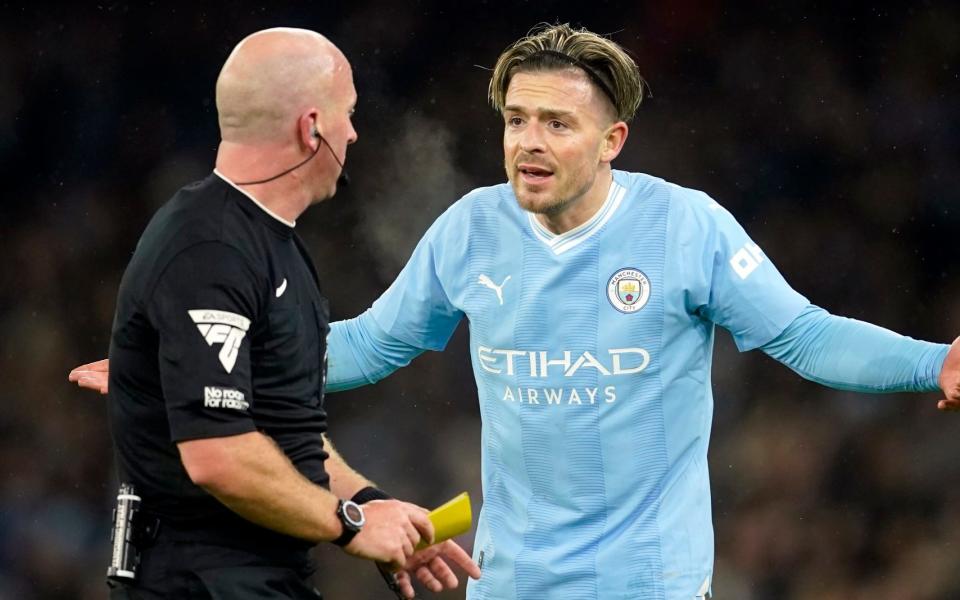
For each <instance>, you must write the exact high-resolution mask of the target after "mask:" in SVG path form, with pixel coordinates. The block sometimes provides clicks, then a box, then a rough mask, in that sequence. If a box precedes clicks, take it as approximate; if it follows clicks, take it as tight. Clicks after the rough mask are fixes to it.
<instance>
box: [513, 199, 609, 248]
mask: <svg viewBox="0 0 960 600" xmlns="http://www.w3.org/2000/svg"><path fill="white" fill-rule="evenodd" d="M626 195H627V189H626V188H625V187H623V186H622V185H620V184H619V183H617V182H616V181H612V182H611V183H610V191H609V192H607V199H606V200H604V201H603V205H602V206H600V210H598V211H597V212H596V214H594V215H593V216H592V217H590V218H589V219H587V221H585V222H584V223H581V224H580V225H578V226H576V227H574V228H573V229H571V230H570V231H565V232H563V233H560V234H556V233H553V232H552V231H550V230H549V229H547V228H546V227H544V226H543V224H542V223H540V221H539V220H537V217H536V215H534V214H533V213H527V218H528V219H529V220H530V227H531V228H532V229H533V234H534V235H535V236H537V237H538V238H539V239H540V241H541V242H543V243H544V244H546V245H547V246H549V247H550V249H551V250H553V253H554V254H563V253H564V252H566V251H567V250H570V249H572V248H575V247H577V246H579V245H580V244H582V243H583V242H584V241H585V240H587V239H588V238H590V236H592V235H593V234H594V233H596V232H597V231H599V230H600V228H602V227H603V226H604V225H605V224H606V223H607V221H609V220H610V218H611V217H612V216H613V213H615V212H616V211H617V208H619V207H620V204H621V203H622V202H623V198H624V196H626Z"/></svg>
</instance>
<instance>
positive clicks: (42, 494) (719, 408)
mask: <svg viewBox="0 0 960 600" xmlns="http://www.w3.org/2000/svg"><path fill="white" fill-rule="evenodd" d="M540 21H549V22H557V21H559V22H566V21H569V22H571V23H573V24H574V25H582V26H585V27H587V28H589V29H591V30H593V31H597V32H600V33H606V34H611V35H612V37H613V39H615V40H616V41H618V42H619V43H621V44H622V45H624V46H625V47H627V48H628V49H629V50H630V51H631V52H632V53H633V54H634V55H635V57H636V59H637V62H638V64H639V65H640V68H641V72H642V73H643V74H644V76H645V77H646V78H647V79H648V81H649V82H650V83H651V85H652V88H653V97H652V98H649V99H647V101H645V103H644V105H643V106H642V107H641V110H640V114H639V115H638V117H637V118H636V120H635V121H634V122H633V123H632V127H631V135H630V140H629V141H628V143H627V148H626V150H625V151H624V152H623V154H622V155H621V157H620V158H619V159H618V160H617V161H616V163H615V166H616V167H618V168H621V169H627V170H635V171H644V172H649V173H653V174H656V175H659V176H662V177H665V178H667V179H669V180H672V181H674V182H676V183H679V184H682V185H685V186H689V187H694V188H699V189H702V190H705V191H706V192H708V193H709V194H711V195H712V196H713V197H714V198H716V199H717V200H718V201H719V202H720V203H721V204H723V205H725V206H726V207H728V208H729V209H730V210H731V211H732V212H733V214H734V215H736V216H737V217H738V218H739V220H740V221H741V223H743V224H744V226H745V227H746V228H747V230H748V231H749V232H750V233H751V234H752V235H753V237H754V238H755V240H756V241H757V242H758V243H759V244H760V245H761V246H762V247H763V248H764V250H765V251H766V253H767V254H768V256H770V257H771V258H772V259H773V260H774V261H775V262H776V263H777V265H778V266H779V268H780V269H781V271H782V272H783V273H784V274H785V275H786V277H787V279H788V280H789V281H790V282H791V283H792V284H793V285H794V287H796V288H797V289H798V290H800V291H801V292H803V293H804V294H806V295H807V296H809V297H810V298H811V299H812V300H813V301H814V302H816V303H818V304H820V305H821V306H824V307H825V308H827V309H829V310H831V311H833V312H835V313H838V314H843V315H847V316H851V317H857V318H862V319H865V320H868V321H871V322H874V323H877V324H880V325H883V326H886V327H890V328H892V329H895V330H897V331H900V332H902V333H906V334H909V335H912V336H914V337H920V338H925V339H930V340H934V341H940V342H948V341H950V340H952V339H953V337H954V336H956V335H957V334H960V283H958V278H957V275H958V268H957V262H956V256H957V250H956V247H957V243H958V240H960V194H958V191H957V190H958V186H960V164H958V157H960V82H958V67H960V64H958V59H960V9H958V6H957V4H956V3H953V2H946V1H944V2H919V3H911V4H909V5H907V4H903V5H896V6H893V5H891V6H888V7H886V8H877V7H876V5H875V4H861V3H815V2H803V1H801V2H789V3H783V4H782V5H781V6H772V5H770V4H769V3H767V2H744V3H736V5H735V6H734V5H733V3H721V2H718V1H702V2H698V1H693V0H680V1H673V2H649V3H641V2H631V3H626V2H606V1H604V0H594V1H592V2H589V3H583V2H576V3H574V2H570V3H550V2H520V1H515V2H509V3H507V2H504V3H499V2H484V3H478V4H474V5H469V6H468V5H461V4H458V3H454V2H439V1H430V0H422V1H416V0H413V1H409V2H407V3H405V6H403V7H401V6H400V3H387V2H375V1H368V0H355V1H353V2H349V3H347V2H344V3H329V2H309V3H308V2H270V3H258V4H252V3H239V2H237V3H220V4H206V3H195V4H193V5H192V6H189V7H187V6H186V5H180V4H178V3H168V2H145V3H126V2H103V3H99V4H93V3H90V4H88V5H86V6H81V5H74V4H66V3H64V4H37V3H35V4H33V5H31V6H23V5H18V4H16V3H12V4H11V3H6V2H3V3H0V177H2V181H3V186H2V192H0V198H2V206H0V216H2V218H0V252H2V260H3V269H2V274H0V278H2V279H0V323H2V336H0V377H2V380H0V478H2V482H3V483H2V490H0V598H10V599H24V600H29V599H34V598H36V599H58V600H59V599H74V598H79V599H84V600H86V599H93V598H103V597H105V592H106V589H105V587H104V584H103V572H104V568H105V564H106V562H107V554H108V552H107V535H108V527H109V517H110V508H111V504H112V497H113V494H114V493H115V487H114V486H115V480H114V476H113V473H112V459H111V453H110V445H109V436H108V433H107V429H106V420H105V410H104V403H103V400H102V399H101V398H99V397H97V396H96V395H94V394H93V393H90V392H83V391H80V390H78V389H75V388H74V387H72V386H71V385H68V384H67V381H66V375H67V371H68V370H69V369H70V368H71V367H73V366H74V365H76V364H79V363H80V362H87V361H90V360H94V359H97V358H100V357H103V356H105V353H106V351H107V344H108V335H109V329H110V324H111V320H112V315H113V310H114V300H115V294H116V289H117V283H118V281H119V278H120V276H121V274H122V272H123V269H124V267H125V266H126V263H127V260H128V258H129V256H130V254H131V252H132V250H133V247H134V244H135V243H136V240H137V238H138V237H139V235H140V233H141V231H142V229H143V227H144V226H145V225H146V223H147V220H148V219H149V217H150V216H151V214H152V213H153V212H154V211H155V210H156V209H157V207H158V206H159V205H160V204H161V203H163V202H164V201H165V200H166V199H167V198H168V197H169V196H170V195H171V194H172V193H173V192H174V191H175V190H176V189H177V188H178V187H180V186H181V185H183V184H184V183H186V182H188V181H191V180H194V179H198V178H201V177H203V176H204V175H206V174H207V173H208V172H209V170H210V169H211V168H212V165H213V160H214V156H215V151H216V147H217V143H218V141H219V138H218V132H217V123H216V115H215V107H214V100H213V91H214V81H215V79H216V76H217V73H218V71H219V69H220V66H221V65H222V63H223V61H224V60H225V59H226V57H227V55H228V53H229V52H230V50H231V48H232V47H233V46H234V45H235V44H236V43H237V42H238V41H239V40H240V39H241V38H243V37H244V36H245V35H247V34H249V33H251V32H253V31H255V30H258V29H262V28H266V27H272V26H278V25H288V26H297V27H306V28H310V29H315V30H317V31H320V32H321V33H323V34H325V35H326V36H328V37H329V38H330V39H331V40H333V41H334V43H336V44H337V45H339V46H340V48H341V49H343V51H344V52H345V53H346V55H347V56H348V58H349V59H350V60H351V61H352V63H353V67H354V75H355V78H356V85H357V89H358V91H359V94H360V101H359V105H358V111H357V115H356V119H355V124H356V128H357V130H358V131H359V133H360V139H359V142H358V143H357V144H356V145H354V146H353V147H351V149H350V152H349V155H348V161H347V162H348V167H349V170H350V172H351V175H352V176H353V179H354V185H353V186H351V187H350V188H348V189H346V190H344V191H342V192H341V193H340V194H338V195H337V197H336V198H334V199H332V200H330V201H328V202H326V203H324V204H322V205H320V206H317V207H315V208H313V209H311V211H310V212H308V213H307V214H306V215H305V216H304V217H303V218H302V219H301V220H300V222H299V224H298V226H297V229H298V231H299V232H300V234H301V235H302V236H303V237H304V239H305V240H306V241H307V243H308V245H309V246H310V247H311V249H312V252H313V256H314V258H315V260H316V262H317V265H318V267H319V270H320V273H321V277H322V280H323V283H324V288H325V293H326V294H327V295H328V296H329V297H330V299H331V302H332V306H333V310H334V315H335V316H336V317H350V316H354V315H356V314H358V313H359V312H361V311H362V310H363V309H364V308H365V307H366V306H368V305H369V303H370V302H372V301H373V300H374V299H375V298H376V297H377V295H378V294H379V293H380V292H381V291H382V290H383V289H385V288H386V286H387V285H388V284H389V283H390V282H391V281H392V279H393V277H394V276H395V274H396V273H397V272H398V271H399V269H400V268H401V267H402V265H403V263H404V262H405V261H406V259H407V257H408V256H409V253H410V251H411V250H412V248H413V245H414V244H415V243H416V241H417V239H418V238H419V237H420V235H421V234H422V233H423V232H424V231H425V230H426V228H427V226H428V225H429V224H430V223H431V222H432V220H433V219H434V218H435V217H436V216H437V215H438V214H439V213H440V212H441V211H442V210H443V209H444V208H445V207H446V206H448V205H449V204H450V203H452V202H453V201H455V200H456V199H457V198H458V197H459V196H460V195H462V194H463V193H464V192H466V191H468V190H470V189H472V188H474V187H477V186H480V185H489V184H493V183H498V182H500V181H502V180H503V179H504V175H503V173H502V169H501V166H500V164H501V158H502V155H501V149H500V141H499V139H500V131H501V121H500V119H499V117H498V115H496V114H495V113H494V112H493V111H492V110H491V109H489V108H488V106H487V105H486V102H485V94H486V86H487V78H488V75H489V74H488V72H487V69H488V68H490V67H492V66H493V63H494V61H495V59H496V57H497V55H498V53H499V52H500V51H501V50H502V49H503V48H504V47H505V46H507V45H508V44H509V43H511V42H512V41H514V40H515V39H517V38H518V37H520V36H522V35H523V34H524V33H525V32H526V31H527V30H528V29H529V28H530V27H532V26H533V25H534V24H536V23H538V22H540ZM719 337H720V339H719V342H718V345H717V351H716V365H715V393H716V418H715V428H714V436H713V444H712V450H711V465H712V471H713V489H714V514H715V522H716V528H717V564H716V582H715V586H714V588H715V592H716V595H717V597H718V598H723V599H728V598H732V599H780V598H784V599H794V598H796V599H814V598H816V599H838V600H839V599H841V598H842V599H844V600H849V599H859V598H863V599H866V598H869V599H871V600H883V599H891V600H893V599H896V600H904V599H941V598H942V599H948V598H960V510H958V508H960V465H958V461H957V459H956V456H957V454H958V451H960V439H958V438H960V417H958V416H956V415H942V414H939V413H938V412H937V411H936V410H935V402H936V400H937V399H938V398H937V397H936V395H934V394H930V395H927V396H906V395H893V396H857V395H853V394H847V393H841V392H834V391H830V390H826V389H824V388H820V387H818V386H816V385H813V384H811V383H807V382H804V381H802V380H800V379H799V378H798V377H797V376H795V375H794V374H793V373H791V372H790V371H788V370H787V369H785V368H783V367H781V366H779V365H777V364H775V363H774V361H772V360H771V359H769V358H767V357H765V356H763V355H762V354H759V353H752V354H749V355H740V354H738V353H737V352H736V350H735V349H734V347H733V344H732V343H731V342H730V340H729V337H728V336H727V335H726V334H725V333H723V334H721V335H720V336H719ZM327 405H328V408H329V412H330V421H331V433H332V438H333V439H334V441H336V442H337V443H338V446H339V448H340V450H341V452H342V453H343V454H344V455H345V456H346V458H347V459H348V461H350V462H351V463H352V464H353V465H354V466H356V467H357V468H358V469H359V470H361V471H362V472H364V473H365V474H367V475H368V476H370V477H372V478H373V479H375V480H376V481H378V482H379V483H380V484H381V485H382V487H384V488H386V489H387V490H389V491H391V492H392V493H394V494H395V495H397V496H401V497H404V498H408V499H411V500H413V501H416V502H419V503H422V504H424V505H427V506H434V505H437V504H439V503H441V502H442V501H444V500H446V499H447V498H448V497H450V496H452V495H454V494H455V493H457V492H459V491H461V490H464V489H466V490H470V491H471V492H472V494H473V497H474V499H475V503H476V505H477V508H479V506H478V505H479V501H480V483H479V413H478V409H477V399H476V393H475V388H474V385H473V378H472V374H471V371H470V363H469V357H468V353H467V351H466V333H465V327H461V330H460V331H459V332H458V334H457V336H456V338H455V339H454V341H453V342H451V344H450V347H449V348H448V349H447V350H446V352H444V353H443V354H433V355H430V356H424V357H422V358H420V359H418V360H417V361H416V362H415V363H414V364H413V366H411V367H410V368H407V369H405V370H403V371H401V372H399V373H397V374H396V375H394V376H392V377H391V378H389V379H388V380H386V381H384V382H381V383H380V384H378V385H376V386H372V387H369V388H366V389H362V390H359V391H355V392H351V393H344V394H337V395H333V396H330V397H329V398H328V400H327ZM471 540H472V534H471V535H469V536H464V537H463V538H462V541H463V543H464V544H465V545H466V546H468V547H469V546H470V544H471ZM316 554H317V558H318V560H319V562H320V565H321V567H320V574H319V577H318V582H319V584H320V587H321V588H322V589H323V590H324V592H325V593H326V595H327V597H328V598H329V599H332V600H338V599H354V598H359V599H365V598H372V599H375V598H388V597H389V596H388V594H387V593H386V591H385V590H384V589H383V587H382V583H381V582H380V581H379V579H378V578H377V577H376V575H375V573H374V571H373V568H372V567H370V566H369V565H367V564H363V563H361V562H359V561H357V560H355V559H352V558H349V557H347V556H345V555H343V554H342V553H341V552H339V551H338V550H336V549H334V548H333V547H322V548H318V550H317V551H316ZM427 595H429V594H427ZM444 597H445V598H462V597H463V593H462V591H458V592H457V593H449V594H446V595H444Z"/></svg>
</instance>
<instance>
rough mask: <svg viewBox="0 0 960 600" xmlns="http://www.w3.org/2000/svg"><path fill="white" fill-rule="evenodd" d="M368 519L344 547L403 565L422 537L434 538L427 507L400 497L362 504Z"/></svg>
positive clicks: (397, 565) (393, 566)
mask: <svg viewBox="0 0 960 600" xmlns="http://www.w3.org/2000/svg"><path fill="white" fill-rule="evenodd" d="M363 515H364V517H365V519H366V523H365V524H364V525H363V529H361V530H360V533H358V534H357V537H355V538H353V540H352V541H351V542H350V543H349V544H347V546H346V548H344V549H345V550H346V551H347V552H348V553H350V554H352V555H354V556H359V557H360V558H367V559H370V560H375V561H377V562H382V563H386V564H388V565H389V566H390V568H391V569H400V568H402V567H403V566H404V564H406V562H407V559H408V558H410V557H411V556H413V553H414V549H415V548H416V547H417V544H418V543H419V542H420V540H421V539H425V540H427V541H431V542H432V541H433V523H431V522H430V519H429V517H427V510H426V509H424V508H421V507H419V506H417V505H416V504H410V503H409V502H401V501H399V500H373V501H370V502H366V503H364V505H363Z"/></svg>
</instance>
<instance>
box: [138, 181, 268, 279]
mask: <svg viewBox="0 0 960 600" xmlns="http://www.w3.org/2000/svg"><path fill="white" fill-rule="evenodd" d="M209 183H210V182H209V181H208V180H201V181H199V182H194V183H191V184H189V185H186V186H184V187H182V188H180V189H179V190H178V191H177V192H176V193H174V195H173V196H172V197H171V198H170V200H168V201H167V202H166V204H164V205H163V206H162V207H161V208H160V210H158V211H157V213H156V214H155V215H154V217H153V219H152V220H151V222H150V224H149V225H148V226H147V230H146V231H145V232H144V235H143V237H142V238H141V243H140V247H142V246H147V248H146V249H147V250H148V251H150V252H154V253H157V254H159V255H165V257H166V258H167V260H171V259H173V258H174V257H175V256H176V255H178V254H180V253H182V252H184V251H186V250H188V249H190V248H192V247H195V246H198V245H201V244H210V243H214V244H222V245H224V246H227V247H230V248H233V249H235V250H237V251H239V252H240V253H241V254H242V255H244V256H247V255H249V254H250V250H251V247H250V246H251V243H252V242H253V240H254V239H255V228H254V226H253V223H252V222H251V220H250V219H249V218H246V217H245V215H244V214H243V212H242V211H241V210H239V207H238V206H236V202H234V201H233V199H232V198H231V197H230V194H229V193H228V191H227V190H225V189H223V187H222V186H217V185H209ZM139 249H140V248H139V247H138V250H139ZM160 262H161V263H162V262H166V261H164V260H162V259H161V261H160ZM158 266H160V265H158ZM161 268H162V267H161Z"/></svg>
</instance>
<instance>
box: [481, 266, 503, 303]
mask: <svg viewBox="0 0 960 600" xmlns="http://www.w3.org/2000/svg"><path fill="white" fill-rule="evenodd" d="M510 277H511V275H507V278H506V279H504V280H503V283H501V284H500V285H497V284H495V283H494V282H493V280H492V279H490V278H489V277H487V276H486V275H482V274H481V275H480V277H479V278H478V279H477V283H479V284H480V285H482V286H484V287H488V288H490V289H491V290H493V291H494V292H496V293H497V300H499V301H500V306H503V286H505V285H507V282H508V281H510Z"/></svg>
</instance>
